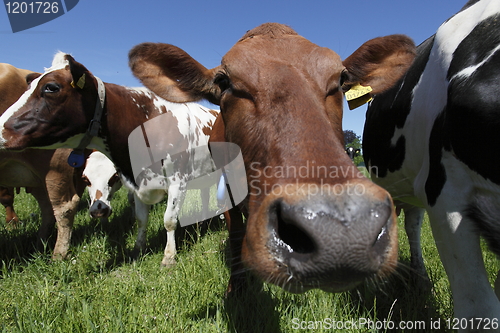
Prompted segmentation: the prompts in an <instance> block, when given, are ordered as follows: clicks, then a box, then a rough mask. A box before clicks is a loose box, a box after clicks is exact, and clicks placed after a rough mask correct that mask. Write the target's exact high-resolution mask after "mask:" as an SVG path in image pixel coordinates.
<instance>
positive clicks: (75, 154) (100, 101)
mask: <svg viewBox="0 0 500 333" xmlns="http://www.w3.org/2000/svg"><path fill="white" fill-rule="evenodd" d="M94 77H95V79H96V80H97V93H98V98H97V102H96V105H95V111H94V118H93V119H92V120H91V121H90V124H89V127H88V128H87V132H86V133H85V135H84V136H83V138H82V140H81V141H80V144H79V145H78V147H76V148H75V149H73V151H72V152H71V154H70V155H69V157H68V164H69V165H70V166H72V167H73V168H79V167H81V166H83V165H84V164H85V154H84V151H85V148H87V146H88V145H89V144H90V142H91V141H92V138H93V137H95V136H97V134H99V129H100V128H101V118H102V112H103V110H104V100H105V99H106V87H105V86H104V83H103V82H102V80H101V79H100V78H98V77H97V76H94Z"/></svg>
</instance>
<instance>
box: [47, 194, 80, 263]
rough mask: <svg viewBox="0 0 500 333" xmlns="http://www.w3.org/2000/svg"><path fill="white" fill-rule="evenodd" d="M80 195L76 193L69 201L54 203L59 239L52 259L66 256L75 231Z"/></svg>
mask: <svg viewBox="0 0 500 333" xmlns="http://www.w3.org/2000/svg"><path fill="white" fill-rule="evenodd" d="M79 202H80V196H78V195H77V194H76V193H75V194H73V196H71V198H70V199H69V200H68V201H64V202H60V203H57V204H54V215H55V217H56V222H57V240H56V245H55V246H54V252H53V254H52V259H64V258H66V256H67V254H68V251H69V246H70V243H71V235H72V233H73V222H74V220H75V214H76V212H77V210H78V203H79Z"/></svg>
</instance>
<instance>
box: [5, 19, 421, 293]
mask: <svg viewBox="0 0 500 333" xmlns="http://www.w3.org/2000/svg"><path fill="white" fill-rule="evenodd" d="M414 56H415V47H414V44H413V42H412V41H411V40H409V39H408V38H407V37H405V36H401V35H394V36H388V37H384V38H377V39H374V40H371V41H369V42H367V43H365V44H364V45H363V46H361V47H360V48H359V49H358V50H357V51H356V52H355V53H354V54H353V55H351V56H350V57H349V58H347V59H346V60H345V61H344V62H342V61H341V60H340V57H339V56H338V55H337V54H335V53H334V52H333V51H331V50H329V49H326V48H321V47H319V46H317V45H315V44H313V43H311V42H310V41H308V40H306V39H305V38H303V37H301V36H299V35H298V34H297V33H296V32H295V31H293V30H292V29H291V28H289V27H287V26H284V25H280V24H275V23H268V24H264V25H261V26H259V27H257V28H255V29H253V30H251V31H249V32H247V33H246V34H245V35H244V36H243V38H241V39H240V40H239V41H238V43H236V44H235V45H234V46H233V48H232V49H231V50H230V51H229V52H228V53H227V54H226V55H225V56H224V57H223V59H222V64H221V66H218V67H216V68H214V69H210V70H208V69H206V68H205V67H203V66H202V65H201V64H199V63H198V62H197V61H196V60H194V59H193V58H191V57H190V56H189V55H188V54H187V53H186V52H184V51H183V50H181V49H179V48H177V47H175V46H173V45H167V44H153V43H145V44H141V45H138V46H136V47H135V48H134V49H133V50H132V51H131V52H130V66H131V68H132V71H133V72H134V74H135V75H136V76H137V77H138V78H139V79H140V80H141V81H142V82H143V83H144V84H145V85H146V86H147V87H149V88H150V89H151V90H153V91H155V92H156V93H157V94H159V95H160V96H162V97H163V98H165V99H168V100H171V101H174V102H186V101H193V100H199V99H207V100H209V101H210V102H212V103H215V104H218V105H220V107H221V117H222V120H223V123H224V124H223V126H221V125H220V122H219V123H216V125H215V127H214V131H215V130H216V129H217V128H221V127H222V128H223V129H224V126H225V129H224V138H223V139H224V140H226V141H229V142H233V143H236V144H238V145H239V146H240V148H241V150H242V154H243V158H244V161H245V166H246V170H247V178H248V185H249V196H248V198H247V201H246V203H245V206H244V209H245V210H246V211H247V212H248V220H247V223H246V226H244V227H242V226H241V223H239V224H238V225H236V226H235V225H234V224H233V225H232V226H231V229H232V230H230V235H231V236H232V240H231V245H232V246H233V257H234V258H235V260H236V262H235V263H234V264H235V265H234V266H233V273H237V272H238V271H237V270H238V269H239V268H240V266H239V262H238V260H239V258H240V257H241V260H242V261H243V262H244V264H245V265H246V267H248V268H249V269H251V270H252V271H254V272H255V273H257V275H258V276H260V277H262V278H263V279H265V280H266V281H269V282H272V283H275V284H277V285H279V286H281V287H283V288H285V289H287V290H290V291H294V292H303V291H306V290H308V289H311V288H321V289H323V290H328V291H334V292H337V291H343V290H347V289H349V288H352V287H354V286H355V285H357V284H358V283H360V282H361V281H363V280H364V279H365V278H369V277H373V276H376V275H378V276H385V275H387V274H389V273H390V272H392V271H393V269H394V267H395V265H396V261H397V233H396V217H395V215H394V209H393V204H392V201H391V198H390V196H389V194H388V193H387V192H386V191H385V190H383V189H382V188H380V187H378V186H376V185H374V184H373V183H371V182H370V181H369V180H367V179H366V178H364V177H363V176H362V175H360V174H359V173H358V172H357V171H355V170H356V169H355V167H354V166H353V164H352V162H351V160H350V159H349V157H348V156H347V155H346V154H345V151H344V142H343V134H342V133H343V132H342V125H341V121H342V97H343V96H342V95H343V92H345V91H347V90H349V89H350V88H351V87H356V86H357V84H361V85H362V86H371V89H372V92H371V93H372V94H377V93H379V92H382V91H384V90H386V89H388V88H390V87H391V86H392V85H393V84H394V83H395V82H396V80H397V79H398V78H399V77H400V76H401V75H402V74H404V72H405V71H406V69H407V68H408V66H409V65H410V64H411V62H412V60H413V58H414ZM218 120H219V119H218ZM218 124H219V125H218ZM12 125H14V124H11V125H10V126H9V128H11V127H12ZM5 132H6V131H5V130H4V133H5ZM9 132H10V131H9ZM4 137H5V136H4ZM233 222H234V221H233ZM245 229H246V230H245ZM239 233H241V235H244V237H240V238H239V239H238V237H237V235H238V234H239ZM240 249H241V253H239V250H240ZM233 277H234V275H233Z"/></svg>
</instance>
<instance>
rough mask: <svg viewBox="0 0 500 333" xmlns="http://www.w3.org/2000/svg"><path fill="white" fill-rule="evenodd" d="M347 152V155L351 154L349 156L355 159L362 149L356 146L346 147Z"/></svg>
mask: <svg viewBox="0 0 500 333" xmlns="http://www.w3.org/2000/svg"><path fill="white" fill-rule="evenodd" d="M345 152H346V153H347V155H349V158H350V159H351V160H353V159H354V158H355V157H356V156H358V155H359V153H360V152H361V150H359V149H356V148H354V147H346V149H345Z"/></svg>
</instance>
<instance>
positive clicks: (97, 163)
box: [82, 150, 122, 218]
mask: <svg viewBox="0 0 500 333" xmlns="http://www.w3.org/2000/svg"><path fill="white" fill-rule="evenodd" d="M82 177H83V181H84V182H85V184H86V185H87V191H88V193H89V197H90V207H89V213H90V216H91V217H93V218H108V217H109V216H110V215H111V213H112V211H113V209H112V208H111V199H113V195H114V194H115V192H116V191H118V190H119V189H120V188H121V186H122V182H121V180H120V175H119V174H118V171H117V170H116V167H115V165H114V164H113V162H111V160H110V159H109V158H108V157H107V156H106V155H104V154H103V153H101V152H100V151H97V150H95V151H93V152H92V153H91V154H90V155H89V157H88V158H87V160H86V162H85V169H84V170H83V174H82Z"/></svg>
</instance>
